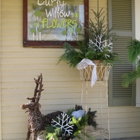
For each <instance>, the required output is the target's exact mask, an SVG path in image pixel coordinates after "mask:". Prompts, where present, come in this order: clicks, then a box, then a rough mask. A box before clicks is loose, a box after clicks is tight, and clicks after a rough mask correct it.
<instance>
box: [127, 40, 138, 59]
mask: <svg viewBox="0 0 140 140" xmlns="http://www.w3.org/2000/svg"><path fill="white" fill-rule="evenodd" d="M127 48H128V58H129V60H130V61H131V62H135V61H136V60H137V58H138V56H139V55H140V41H139V40H137V39H133V40H132V41H131V42H130V45H129V46H128V47H127Z"/></svg>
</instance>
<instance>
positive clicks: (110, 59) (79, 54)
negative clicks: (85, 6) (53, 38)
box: [59, 8, 119, 81]
mask: <svg viewBox="0 0 140 140" xmlns="http://www.w3.org/2000/svg"><path fill="white" fill-rule="evenodd" d="M92 12H93V15H94V19H95V22H93V21H92V20H90V21H89V26H88V27H85V29H86V32H87V34H88V35H86V36H85V35H82V36H83V41H82V42H77V45H78V47H77V48H74V47H73V46H71V45H70V44H69V43H67V42H65V43H64V44H63V47H64V49H65V52H64V54H62V55H61V56H60V58H59V62H60V61H66V62H67V63H68V64H69V65H70V67H77V65H79V63H80V62H81V61H84V60H87V59H88V60H91V61H94V60H98V62H100V63H96V62H97V61H94V62H93V63H94V64H95V65H97V67H98V66H101V67H105V66H109V67H110V66H112V64H113V63H114V61H115V60H119V57H118V54H117V53H114V52H113V41H114V38H115V33H111V31H112V29H109V28H108V25H106V24H105V16H104V11H103V8H101V10H99V11H97V12H95V11H94V10H92ZM108 64H109V65H108ZM95 65H92V66H90V67H92V68H89V69H90V71H91V69H93V67H95ZM109 67H108V68H107V69H109ZM103 69H104V68H102V70H101V71H103ZM85 71H86V70H85ZM98 71H99V70H98V68H97V75H98V80H104V78H103V77H102V78H101V76H99V75H100V74H99V73H101V72H99V73H98ZM89 73H90V72H87V74H89ZM87 74H85V75H87ZM102 75H103V74H102ZM90 79H91V77H90V78H83V77H82V78H81V80H86V81H88V80H90ZM105 79H106V78H105Z"/></svg>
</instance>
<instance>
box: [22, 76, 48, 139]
mask: <svg viewBox="0 0 140 140" xmlns="http://www.w3.org/2000/svg"><path fill="white" fill-rule="evenodd" d="M42 80H43V78H42V74H40V76H38V79H35V78H34V81H35V83H36V87H35V90H34V96H33V97H32V98H27V99H28V100H30V102H29V103H26V104H23V105H22V106H21V108H22V109H28V110H27V111H26V112H29V115H28V132H27V138H26V140H29V139H30V134H31V133H32V140H36V139H37V133H38V132H39V131H41V130H44V127H45V117H44V116H43V115H42V114H41V112H40V107H41V105H40V104H39V100H40V97H41V92H42V91H43V90H44V89H42V88H43V84H42Z"/></svg>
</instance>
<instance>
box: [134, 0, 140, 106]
mask: <svg viewBox="0 0 140 140" xmlns="http://www.w3.org/2000/svg"><path fill="white" fill-rule="evenodd" d="M134 9H135V38H136V39H138V40H140V0H135V8H134ZM136 107H140V78H139V79H137V81H136Z"/></svg>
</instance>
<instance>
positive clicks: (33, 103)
mask: <svg viewBox="0 0 140 140" xmlns="http://www.w3.org/2000/svg"><path fill="white" fill-rule="evenodd" d="M42 80H43V78H42V74H40V76H38V79H35V78H34V81H35V83H36V87H35V90H34V96H33V97H32V98H26V99H28V100H30V101H29V102H28V103H25V104H23V105H22V106H21V108H22V109H28V111H31V110H36V109H39V108H40V104H39V100H40V97H41V92H42V91H43V90H44V89H42V88H43V84H42Z"/></svg>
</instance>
